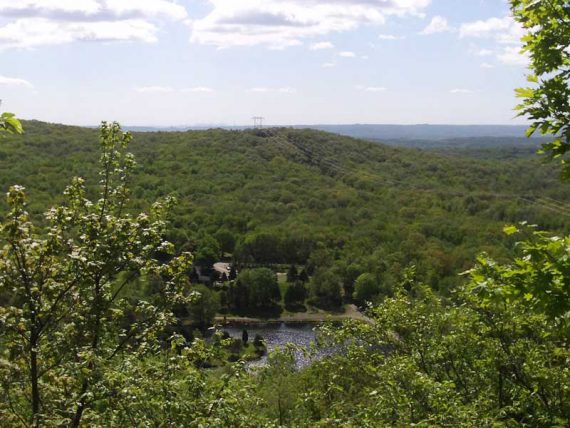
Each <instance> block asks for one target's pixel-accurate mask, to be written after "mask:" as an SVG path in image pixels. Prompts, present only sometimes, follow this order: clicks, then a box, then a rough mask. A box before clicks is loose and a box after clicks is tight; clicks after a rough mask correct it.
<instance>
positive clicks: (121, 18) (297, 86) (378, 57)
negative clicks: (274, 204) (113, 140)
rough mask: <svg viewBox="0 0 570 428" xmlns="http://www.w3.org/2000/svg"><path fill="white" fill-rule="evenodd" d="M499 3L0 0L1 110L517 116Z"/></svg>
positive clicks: (274, 118) (140, 117) (161, 118)
mask: <svg viewBox="0 0 570 428" xmlns="http://www.w3.org/2000/svg"><path fill="white" fill-rule="evenodd" d="M520 34H521V30H520V28H519V27H518V26H517V24H516V23H514V22H513V21H512V19H511V18H510V17H509V9H508V3H507V2H506V1H504V0H431V1H430V0H329V1H323V0H178V1H175V0H136V1H135V0H17V1H16V0H0V98H1V99H3V105H2V109H4V110H9V111H13V112H15V113H17V114H18V115H19V116H20V117H23V118H34V119H40V120H46V121H50V122H61V123H68V124H78V125H94V124H97V123H98V122H100V121H101V120H118V121H120V122H121V123H123V124H125V125H154V126H168V125H197V124H227V125H234V124H235V125H240V124H249V123H250V122H251V120H250V118H251V117H252V116H254V115H261V116H264V117H266V121H267V122H268V123H270V124H274V125H291V124H317V123H319V124H325V123H398V124H411V123H446V124H515V123H521V122H522V120H521V119H514V115H515V114H514V112H513V106H514V105H515V103H516V99H515V98H514V95H513V89H514V88H516V87H518V86H521V85H524V81H525V79H524V75H525V64H526V59H525V57H523V56H522V55H520V53H519V52H518V51H519V49H520V42H519V41H518V39H519V37H520Z"/></svg>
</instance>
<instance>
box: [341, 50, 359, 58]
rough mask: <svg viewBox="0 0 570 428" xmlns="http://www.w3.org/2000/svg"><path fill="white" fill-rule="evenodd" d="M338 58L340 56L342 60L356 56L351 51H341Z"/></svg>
mask: <svg viewBox="0 0 570 428" xmlns="http://www.w3.org/2000/svg"><path fill="white" fill-rule="evenodd" d="M338 56H341V57H343V58H354V57H355V56H356V54H355V53H354V52H351V51H342V52H339V53H338Z"/></svg>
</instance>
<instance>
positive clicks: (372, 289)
mask: <svg viewBox="0 0 570 428" xmlns="http://www.w3.org/2000/svg"><path fill="white" fill-rule="evenodd" d="M381 291H382V289H381V286H380V283H379V281H378V279H377V278H376V277H374V275H372V274H370V273H363V274H362V275H360V276H359V277H358V278H356V281H355V283H354V296H353V297H354V300H356V301H358V302H360V303H365V302H372V301H373V300H374V299H375V298H376V297H377V296H378V295H379V294H380V292H381Z"/></svg>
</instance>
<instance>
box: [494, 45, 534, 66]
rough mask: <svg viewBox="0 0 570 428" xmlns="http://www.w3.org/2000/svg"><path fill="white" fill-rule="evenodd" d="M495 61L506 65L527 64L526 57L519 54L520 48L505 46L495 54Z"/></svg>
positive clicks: (527, 59)
mask: <svg viewBox="0 0 570 428" xmlns="http://www.w3.org/2000/svg"><path fill="white" fill-rule="evenodd" d="M497 59H498V60H499V61H501V62H502V63H503V64H506V65H518V66H527V65H528V64H529V58H528V55H527V54H523V53H521V48H520V46H505V47H504V48H503V50H502V51H501V52H499V53H498V54H497Z"/></svg>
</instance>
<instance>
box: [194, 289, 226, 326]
mask: <svg viewBox="0 0 570 428" xmlns="http://www.w3.org/2000/svg"><path fill="white" fill-rule="evenodd" d="M192 291H194V292H195V293H196V294H195V295H194V298H193V299H192V301H191V302H190V303H189V304H188V305H187V310H188V316H189V319H190V321H192V323H193V324H194V325H196V326H198V327H199V328H201V329H203V330H205V329H206V328H207V327H208V326H209V325H211V323H212V321H213V320H214V317H215V316H216V313H217V312H218V311H219V310H220V308H221V305H220V296H219V295H218V294H217V293H215V292H213V291H212V290H210V289H209V288H208V287H206V286H205V285H202V284H198V285H195V286H193V287H192Z"/></svg>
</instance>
